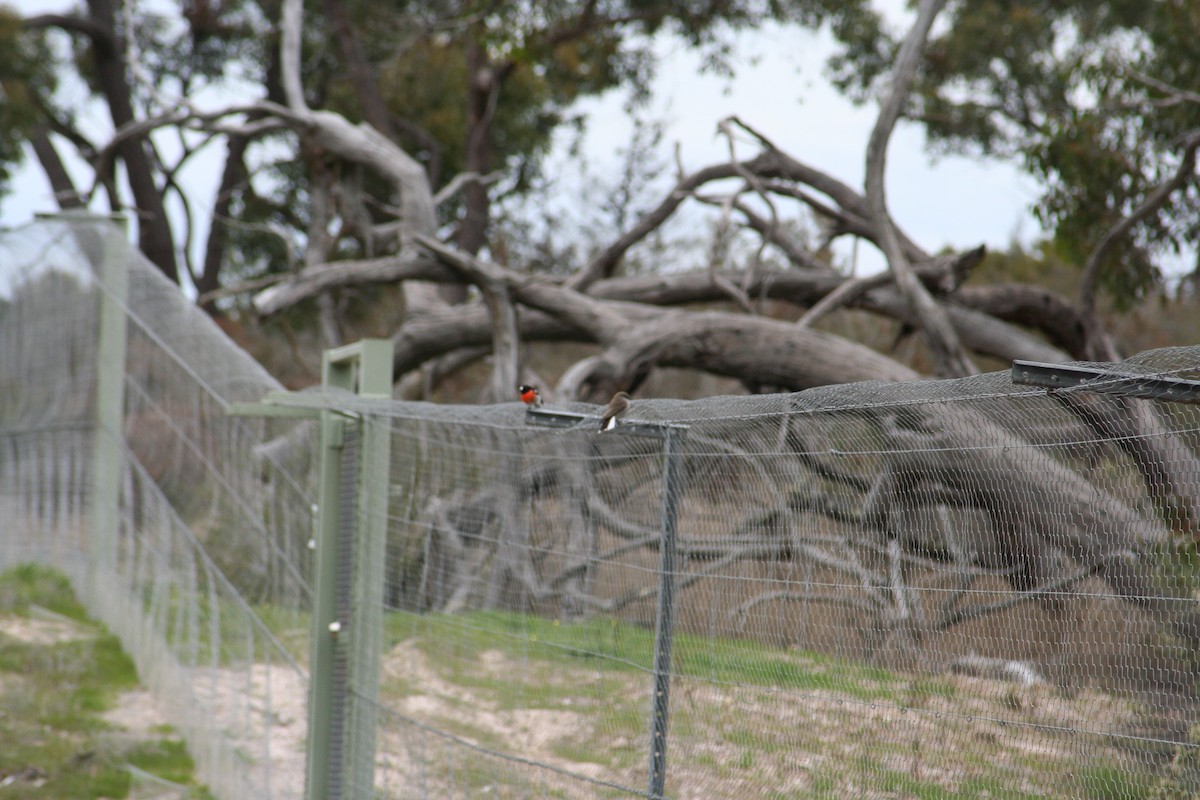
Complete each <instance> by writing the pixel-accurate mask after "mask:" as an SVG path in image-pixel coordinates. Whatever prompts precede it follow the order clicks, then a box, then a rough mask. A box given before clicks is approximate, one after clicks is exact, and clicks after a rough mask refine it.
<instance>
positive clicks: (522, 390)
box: [517, 383, 542, 408]
mask: <svg viewBox="0 0 1200 800" xmlns="http://www.w3.org/2000/svg"><path fill="white" fill-rule="evenodd" d="M517 394H519V395H521V402H523V403H524V404H525V405H527V406H529V407H530V408H541V407H542V393H541V392H539V391H538V387H536V386H526V385H525V384H523V383H522V384H521V385H520V386H518V387H517Z"/></svg>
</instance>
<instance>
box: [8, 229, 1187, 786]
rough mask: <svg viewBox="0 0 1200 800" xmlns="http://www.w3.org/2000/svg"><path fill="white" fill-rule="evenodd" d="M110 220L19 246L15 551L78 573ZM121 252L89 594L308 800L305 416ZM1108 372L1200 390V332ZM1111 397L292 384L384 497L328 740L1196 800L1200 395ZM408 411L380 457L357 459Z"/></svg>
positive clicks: (498, 780)
mask: <svg viewBox="0 0 1200 800" xmlns="http://www.w3.org/2000/svg"><path fill="white" fill-rule="evenodd" d="M89 235H90V236H91V239H89V238H88V236H89ZM102 242H103V237H102V236H101V235H100V234H99V233H98V232H97V231H96V230H93V229H92V228H91V227H89V226H87V225H79V224H75V225H68V224H67V223H63V222H59V223H55V224H41V225H37V226H32V227H31V228H28V229H24V230H22V231H19V232H16V233H14V234H9V235H8V236H7V238H5V239H4V240H2V241H0V248H3V249H4V252H5V254H6V258H7V261H8V263H10V264H19V265H23V266H21V268H20V269H18V270H16V271H13V270H10V269H6V270H5V271H4V277H0V281H7V283H0V303H3V305H2V306H0V353H2V354H3V355H2V356H0V504H2V505H3V508H2V509H0V511H3V513H4V515H5V519H6V522H7V524H6V533H5V536H4V539H3V541H0V556H2V561H3V563H5V564H11V563H18V562H20V561H23V560H38V561H45V562H49V563H52V564H55V565H57V566H59V567H61V568H63V569H64V570H65V571H67V572H68V574H70V575H72V576H73V578H75V579H76V580H77V582H82V583H86V581H87V580H88V579H89V578H88V576H89V574H91V573H94V570H91V571H90V572H89V570H88V568H87V563H86V562H87V560H88V558H89V546H90V545H89V533H90V525H91V520H92V519H93V517H92V514H93V512H92V509H91V504H92V500H93V498H92V497H91V496H90V491H91V486H92V485H93V476H94V473H93V470H94V465H93V463H92V462H93V458H94V455H93V454H94V452H95V447H94V443H95V436H94V431H95V423H94V420H95V410H94V408H93V399H94V397H93V395H94V384H95V378H96V367H95V364H96V359H97V354H96V352H95V342H96V333H95V331H96V329H97V325H98V320H97V312H96V310H97V307H98V306H97V294H98V291H99V288H100V287H99V286H98V284H97V283H96V280H95V278H94V271H93V266H94V265H95V264H97V263H98V261H99V259H100V257H101V256H100V254H101V252H103V247H101V246H100V244H101V243H102ZM128 261H129V263H130V265H131V273H130V290H129V299H128V300H127V301H125V302H124V304H123V307H124V308H125V309H126V311H127V312H128V314H127V322H128V340H127V353H128V358H127V367H126V369H125V371H124V373H123V374H124V386H125V411H124V415H123V419H124V430H123V431H122V432H121V435H120V436H119V437H118V438H119V440H120V445H121V452H122V454H123V459H122V462H121V464H120V476H121V477H120V482H119V485H120V501H119V508H120V526H119V546H118V548H117V559H116V563H115V565H114V572H113V574H112V575H111V576H108V578H107V579H106V582H105V583H104V584H103V585H102V586H99V587H95V588H94V590H93V591H92V592H91V593H90V595H88V596H89V597H90V598H91V599H90V601H89V602H90V603H91V604H92V607H93V609H94V613H96V615H97V616H99V617H100V618H101V619H104V620H105V621H106V622H107V623H108V624H109V625H110V626H112V627H113V628H114V630H116V631H117V632H118V633H119V635H121V637H122V640H123V641H124V642H125V643H126V647H127V648H129V649H130V650H131V652H133V653H134V654H135V661H136V662H137V663H138V666H139V670H141V671H142V675H143V678H144V679H146V680H148V681H149V682H150V683H151V684H152V685H154V686H155V687H156V690H157V693H158V696H159V698H160V702H162V703H163V704H164V705H165V706H166V707H167V708H169V709H170V713H171V714H172V715H173V721H174V720H178V721H177V722H175V724H177V725H178V726H179V727H180V729H181V730H183V731H184V732H185V735H186V736H187V737H188V741H189V744H190V745H191V747H192V749H193V752H195V753H197V758H198V761H200V762H201V764H200V766H201V768H202V772H203V778H204V780H206V781H209V782H210V784H211V785H212V786H213V789H214V792H215V793H218V795H219V796H222V797H235V796H255V797H258V796H263V797H271V796H274V797H293V796H297V795H298V794H299V793H300V792H301V791H302V789H303V784H304V748H305V742H306V731H305V719H306V707H305V700H306V693H307V691H308V689H307V683H306V682H307V680H308V679H309V677H310V676H309V674H308V664H309V641H308V639H309V624H310V622H309V617H310V614H311V612H312V602H313V601H312V596H313V595H312V588H311V586H312V583H313V579H314V574H313V564H312V557H311V550H310V549H309V540H310V538H311V537H312V535H313V533H312V532H313V523H312V520H313V511H314V504H315V503H316V498H317V496H318V494H317V473H318V458H319V455H320V450H321V448H320V446H319V445H318V439H317V433H316V427H317V426H316V425H315V424H314V423H312V422H305V421H294V420H288V419H283V418H279V417H271V418H266V419H260V418H254V417H246V416H237V417H234V416H229V415H228V414H227V413H226V412H227V410H228V408H229V404H230V403H231V402H235V401H242V402H252V401H257V400H260V399H261V398H263V396H264V395H266V394H267V393H268V392H270V391H275V390H278V389H279V387H278V386H277V385H276V384H275V382H274V381H273V380H271V379H270V378H269V376H267V375H266V374H265V373H264V372H263V371H262V370H261V369H260V368H259V367H258V366H257V365H255V364H254V363H253V362H252V361H251V360H250V359H249V358H248V357H247V356H245V355H244V354H243V353H241V352H240V351H238V350H237V348H236V347H234V346H233V345H232V343H230V342H229V341H228V340H227V339H226V338H225V337H224V336H223V335H221V334H220V333H219V331H217V329H216V328H215V327H214V326H213V325H212V324H211V322H210V321H209V320H208V319H207V318H206V317H205V316H204V315H203V314H201V313H200V312H198V311H197V310H196V309H194V308H193V307H191V306H190V305H189V304H188V303H187V302H186V301H185V300H183V299H182V298H180V297H179V295H178V292H177V291H176V290H175V289H174V288H173V287H171V286H170V285H169V284H166V283H165V282H164V281H162V280H161V278H160V277H159V276H158V275H157V274H156V273H155V272H154V271H153V268H152V267H151V266H149V265H147V264H145V262H144V261H142V259H140V257H137V256H136V255H135V254H128ZM13 275H15V276H16V277H12V276H13ZM1093 366H1095V367H1097V368H1099V369H1104V370H1110V371H1113V372H1115V373H1120V374H1121V375H1123V376H1128V375H1144V376H1147V377H1172V378H1182V379H1192V380H1195V379H1197V378H1200V348H1197V347H1189V348H1173V349H1164V350H1156V351H1152V352H1148V353H1145V354H1142V355H1140V356H1138V357H1135V358H1133V359H1130V360H1128V361H1126V362H1123V363H1121V364H1117V365H1093ZM115 368H118V367H114V366H113V365H108V364H106V365H104V366H102V367H101V369H102V370H103V369H115ZM1100 383H1101V384H1102V383H1103V382H1100ZM1122 385H1128V380H1125V381H1124V383H1122ZM1097 388H1104V387H1103V386H1102V385H1097V384H1093V385H1091V386H1087V387H1084V388H1083V389H1082V390H1061V391H1056V392H1054V393H1048V392H1046V391H1045V390H1043V389H1036V388H1032V387H1028V386H1016V385H1014V384H1013V383H1012V380H1011V378H1010V375H1009V374H1008V373H1007V372H1003V373H995V374H990V375H983V376H978V377H974V378H969V379H964V380H956V381H936V382H934V381H922V382H915V383H907V384H884V383H870V384H852V385H844V386H832V387H824V388H820V389H814V390H810V391H806V392H802V393H797V394H787V395H770V396H758V397H724V398H712V399H707V400H701V401H692V402H681V401H667V400H642V399H635V401H634V404H633V408H632V409H631V410H630V412H629V414H628V417H627V424H626V425H625V426H623V427H621V428H618V430H617V431H615V432H612V433H606V434H603V435H601V434H599V433H598V432H597V431H596V430H595V428H596V425H597V423H596V420H595V419H594V418H591V417H588V418H587V419H586V420H585V421H584V422H581V423H580V424H578V425H574V426H568V427H550V426H549V425H548V424H546V423H547V420H546V418H544V417H538V416H537V415H530V414H528V413H527V412H526V410H525V409H524V408H523V407H522V406H521V405H520V404H518V403H512V404H503V405H499V406H487V407H480V406H438V405H432V404H423V403H399V402H393V401H388V400H382V399H367V398H362V397H358V396H355V395H351V394H348V393H346V392H343V391H331V390H329V391H311V392H305V393H301V394H298V395H293V396H291V397H289V398H283V399H280V398H275V400H274V402H275V404H276V405H277V406H282V407H286V406H288V405H292V406H296V407H303V408H309V409H333V410H337V411H338V413H339V415H340V418H342V419H344V420H346V424H347V425H348V426H349V431H350V433H349V434H348V435H347V438H346V442H345V444H344V445H343V449H342V453H343V455H342V459H343V460H344V461H345V463H344V464H343V465H342V466H343V467H346V465H347V464H349V465H350V466H349V467H348V468H344V469H339V470H337V471H335V474H337V475H338V476H339V480H341V482H342V486H341V489H342V491H343V492H345V494H344V495H343V497H344V500H343V504H345V505H347V506H353V507H357V508H358V509H360V510H361V509H371V508H379V509H386V518H385V519H369V520H366V522H371V523H375V524H378V525H382V527H383V528H384V529H385V530H386V543H385V546H384V556H383V563H382V570H383V574H384V581H383V590H382V596H381V597H376V598H375V599H374V600H373V601H372V602H374V603H375V604H377V608H372V611H373V612H375V613H374V616H370V615H368V616H367V617H356V618H370V619H375V620H377V622H376V623H372V625H373V626H374V627H375V628H376V630H373V631H371V632H369V633H370V635H361V634H360V633H358V634H356V632H353V631H351V632H350V634H351V636H350V637H349V640H350V641H353V642H354V643H355V644H354V647H355V649H354V650H352V651H349V652H346V653H343V655H344V656H345V657H346V658H348V659H354V658H360V659H368V660H370V661H371V662H372V663H373V664H374V665H375V666H377V668H378V670H377V674H378V685H377V686H376V685H375V675H376V672H375V671H374V670H365V671H364V670H355V669H354V668H353V667H351V668H350V669H349V675H350V678H349V680H348V682H347V684H346V690H345V696H343V697H341V698H339V702H341V703H343V704H345V705H346V707H347V708H348V717H347V718H348V719H349V721H350V722H349V724H348V726H347V730H346V739H345V740H344V741H343V742H341V743H340V744H339V745H338V746H339V747H343V748H348V751H349V752H344V751H342V750H339V751H338V752H337V754H336V759H339V760H341V759H344V761H345V763H350V762H357V763H358V764H359V765H361V764H362V763H363V759H364V756H363V754H362V753H361V752H356V749H357V750H361V749H362V748H373V751H374V755H373V757H372V756H371V755H370V753H368V754H367V755H366V757H365V763H366V764H367V767H368V769H367V772H366V773H363V771H362V770H361V769H349V770H347V771H346V772H345V774H344V775H340V777H341V778H343V779H344V783H343V784H341V789H342V792H343V794H344V796H346V797H371V796H376V797H389V798H390V797H396V798H410V797H413V798H425V797H430V798H441V797H477V796H496V797H569V798H591V797H606V796H607V797H624V796H647V795H648V794H650V791H649V789H648V787H652V786H654V785H655V779H656V777H657V778H660V779H662V783H661V785H662V786H663V787H664V789H665V795H666V796H669V797H679V798H709V797H747V798H750V797H754V798H758V797H895V798H901V797H924V796H929V797H985V796H986V797H1023V796H1056V797H1081V798H1082V797H1188V796H1192V795H1193V794H1195V793H1196V792H1197V790H1198V789H1200V771H1198V770H1200V764H1198V762H1197V752H1196V747H1197V739H1198V738H1200V737H1198V736H1197V734H1196V730H1195V723H1196V718H1197V697H1196V686H1195V683H1196V667H1195V664H1196V658H1197V649H1198V648H1200V616H1198V615H1200V608H1198V606H1197V602H1196V599H1195V598H1196V587H1197V581H1196V577H1195V575H1196V569H1197V565H1196V564H1195V562H1194V559H1193V553H1194V550H1195V540H1196V536H1197V533H1198V531H1200V434H1198V432H1197V428H1198V424H1200V411H1198V409H1197V406H1194V405H1184V404H1180V403H1172V402H1160V401H1149V400H1138V399H1134V398H1131V397H1127V396H1118V395H1112V394H1106V393H1103V392H1097V391H1092V390H1094V389H1097ZM550 410H551V411H552V412H553V411H561V412H573V413H578V414H584V415H593V414H595V413H596V411H597V409H596V408H595V407H592V406H585V405H572V404H561V405H554V406H553V408H552V409H550ZM668 428H669V430H670V431H672V434H671V435H672V437H674V438H672V443H673V447H674V452H673V454H672V453H669V452H668V448H667V447H666V442H665V441H664V439H663V437H662V435H661V434H662V433H663V431H664V430H667V429H668ZM381 431H382V432H383V436H385V437H386V440H387V442H388V444H389V445H390V454H391V466H390V469H389V470H386V471H383V472H372V471H370V470H367V471H366V472H365V473H364V472H363V471H362V470H358V469H355V468H354V467H353V461H354V459H356V458H357V457H358V455H359V452H360V450H363V449H369V448H367V446H366V444H365V442H366V441H367V439H366V438H363V439H362V440H361V441H362V442H363V444H362V445H360V434H361V435H362V436H363V437H366V436H367V435H368V434H378V433H379V432H381ZM101 435H103V434H101ZM671 471H673V472H674V473H675V474H676V475H677V478H678V481H677V483H675V484H672V486H673V489H671V490H669V491H668V490H667V489H668V487H667V482H666V481H665V479H664V478H665V476H666V474H667V473H668V472H671ZM355 498H360V499H362V498H366V499H365V500H362V502H359V503H358V504H357V505H356V506H355V502H356V501H355ZM371 498H374V500H375V502H369V501H370V499H371ZM366 513H372V512H366ZM379 513H383V512H382V511H381V512H379ZM351 522H354V520H353V515H351ZM363 522H364V520H362V519H359V520H357V524H360V525H361V524H362V523H363ZM668 530H669V531H671V532H673V539H668V538H665V537H664V532H665V531H668ZM672 544H673V547H671V545H672ZM348 546H349V547H350V550H349V551H348V552H349V553H350V554H351V555H350V557H349V558H348V562H349V563H347V564H346V565H345V570H344V572H345V575H344V577H343V578H342V580H345V581H347V582H350V583H353V584H354V586H356V587H357V586H359V583H356V581H359V580H360V578H359V577H358V576H357V575H356V573H355V570H357V569H360V568H364V565H361V564H359V562H360V561H362V560H363V559H362V558H355V557H354V554H355V553H358V554H359V555H361V552H362V551H361V549H358V550H356V549H355V548H361V547H362V546H363V545H362V543H361V542H358V541H350V542H349V545H348ZM665 547H670V549H668V550H666V551H664V548H665ZM664 556H673V561H672V560H671V559H670V558H668V559H667V563H669V564H672V565H673V569H672V571H671V572H670V573H669V574H668V575H667V576H664V574H663V571H662V569H661V565H662V564H663V563H664ZM367 566H369V565H367ZM376 566H378V565H376ZM664 577H667V578H669V580H664ZM355 591H358V590H357V589H356V590H355ZM664 591H665V592H667V594H665V595H664ZM85 594H86V593H85ZM350 596H353V597H361V596H369V595H362V594H361V593H360V594H353V593H352V594H351V595H350ZM359 610H360V611H361V609H359ZM668 617H669V621H670V625H667V624H666V620H667V619H668ZM360 641H361V642H362V646H361V648H360V647H359V642H360ZM363 676H367V677H363ZM668 679H669V680H668ZM357 681H367V682H369V683H370V685H365V684H360V683H357ZM656 708H657V709H660V710H665V723H666V724H665V725H660V726H659V727H658V728H655V726H654V725H653V717H654V710H655V709H656ZM655 731H657V733H658V734H660V735H663V736H665V738H659V739H655V738H654V736H653V733H654V732H655ZM324 755H325V757H328V754H324ZM372 758H373V764H374V769H373V770H371V769H370V765H371V763H372ZM339 763H342V762H341V761H339ZM652 764H654V765H656V766H655V767H654V769H655V770H662V772H663V774H661V775H658V776H656V775H653V774H652V766H651V765H652ZM372 773H373V775H372ZM364 774H367V775H369V776H371V777H367V778H364V777H363V775H364ZM238 792H241V794H238Z"/></svg>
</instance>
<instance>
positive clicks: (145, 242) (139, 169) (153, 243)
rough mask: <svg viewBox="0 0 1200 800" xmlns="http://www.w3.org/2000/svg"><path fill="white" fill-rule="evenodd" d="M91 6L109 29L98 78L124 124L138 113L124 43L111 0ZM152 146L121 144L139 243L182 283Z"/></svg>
mask: <svg viewBox="0 0 1200 800" xmlns="http://www.w3.org/2000/svg"><path fill="white" fill-rule="evenodd" d="M88 9H89V10H90V12H91V17H92V19H93V20H94V21H95V23H96V24H97V26H98V28H99V29H100V30H103V31H104V32H105V35H103V36H93V38H92V50H93V52H94V53H95V65H96V80H97V82H98V83H99V85H100V90H101V91H102V92H103V93H104V97H105V100H106V101H107V103H108V109H109V114H110V115H111V117H112V121H113V125H114V126H115V127H116V128H117V129H121V128H123V127H124V126H126V125H128V124H130V123H132V122H133V121H134V119H135V117H134V111H133V97H132V92H131V90H130V87H129V80H128V77H127V76H126V74H125V57H126V52H125V43H124V41H123V40H122V39H121V38H120V37H119V36H118V35H117V25H116V15H115V9H114V7H113V3H112V0H88ZM148 147H150V145H149V143H148V141H147V140H146V138H145V137H142V136H138V137H130V138H126V139H123V140H121V141H120V142H119V143H118V144H117V152H118V154H119V155H120V157H121V160H122V161H123V162H124V163H125V172H126V177H127V179H128V181H129V188H130V189H131V190H132V191H133V201H134V203H136V205H137V208H136V211H137V229H138V247H139V249H141V251H142V252H143V253H144V254H145V255H146V257H147V258H148V259H150V260H151V261H152V262H153V263H154V264H155V266H157V267H158V268H159V269H160V270H162V272H163V274H164V275H166V276H167V277H168V278H169V279H170V280H171V281H172V282H173V283H179V267H178V263H177V261H176V258H175V240H174V237H173V236H172V233H171V221H170V219H169V218H168V217H167V209H166V206H165V204H164V203H163V197H162V194H161V193H160V192H159V189H158V186H157V184H156V183H155V180H154V174H155V169H154V162H153V159H151V157H150V155H149V153H148V152H147V148H148Z"/></svg>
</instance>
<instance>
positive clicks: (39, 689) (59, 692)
mask: <svg viewBox="0 0 1200 800" xmlns="http://www.w3.org/2000/svg"><path fill="white" fill-rule="evenodd" d="M36 609H46V610H49V611H50V612H52V613H53V614H56V615H60V616H62V617H66V618H68V619H69V620H71V621H73V622H75V623H76V624H77V627H78V630H77V635H76V636H73V637H71V638H68V639H65V640H63V641H58V642H54V643H47V644H40V643H34V642H27V641H20V640H16V639H13V638H11V637H6V636H4V635H3V634H0V709H3V711H4V713H3V714H0V776H10V775H12V776H17V777H16V780H14V782H12V783H10V784H8V785H7V786H5V787H4V790H3V796H4V798H6V800H8V799H10V798H12V799H15V800H26V799H27V798H28V799H29V800H32V798H47V797H53V798H60V800H98V798H122V797H126V796H127V795H128V793H129V790H130V785H131V782H132V779H131V775H130V772H129V769H128V768H127V765H130V764H132V765H134V766H137V767H139V768H141V769H143V770H145V771H146V772H150V773H153V774H156V775H160V776H162V777H164V778H165V779H167V780H170V781H173V782H175V783H180V784H183V785H188V786H190V785H191V784H192V783H193V781H194V778H193V772H194V768H193V765H192V762H191V759H190V757H188V755H187V753H186V751H185V750H184V749H183V745H182V743H180V742H179V741H177V740H176V739H174V738H167V737H166V736H164V737H163V738H161V739H151V740H149V741H133V740H131V739H130V737H129V736H127V735H125V734H122V733H120V732H118V731H114V730H112V728H111V726H110V725H109V724H108V723H107V722H106V721H105V720H104V718H103V716H102V714H103V712H105V711H107V710H108V709H110V708H111V707H112V705H113V702H114V700H115V699H116V697H117V696H118V694H119V693H120V692H122V691H126V690H129V689H132V688H135V687H136V686H137V671H136V670H135V668H134V665H133V663H132V662H131V661H130V660H129V658H128V657H127V656H126V655H125V653H124V652H123V651H122V650H121V646H120V643H119V642H118V641H117V639H116V637H115V636H113V635H111V634H109V633H108V632H107V631H106V630H105V629H104V628H103V627H102V626H101V625H99V624H97V623H95V622H93V621H91V620H89V619H88V618H87V615H86V614H85V613H84V610H83V608H82V606H81V605H80V604H79V603H78V601H77V600H76V598H75V596H74V594H73V592H72V591H71V587H70V584H69V582H68V581H67V579H66V578H65V577H64V576H63V575H61V574H60V573H57V572H54V571H52V570H49V569H47V568H45V567H40V566H21V567H16V568H14V569H11V570H8V571H6V572H4V573H0V614H3V615H11V616H18V617H31V616H36V615H35V614H32V613H31V612H34V611H35V610H36ZM34 621H35V622H36V620H34ZM192 796H193V797H196V798H203V797H207V796H208V795H207V793H205V792H203V790H201V789H199V788H196V789H195V791H194V792H193V794H192Z"/></svg>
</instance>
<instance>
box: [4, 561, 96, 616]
mask: <svg viewBox="0 0 1200 800" xmlns="http://www.w3.org/2000/svg"><path fill="white" fill-rule="evenodd" d="M30 606H40V607H42V608H45V609H48V610H50V611H53V612H54V613H55V614H61V615H63V616H64V617H70V618H71V619H73V620H75V621H77V622H84V621H87V618H88V616H87V612H86V611H85V610H84V608H83V606H82V605H80V604H79V601H78V600H76V599H75V592H74V591H72V589H71V583H70V581H68V580H67V577H66V576H65V575H63V574H62V573H61V572H58V571H56V570H53V569H50V568H49V567H43V566H41V565H40V564H22V565H20V566H16V567H13V568H12V569H10V570H8V571H6V572H4V573H2V574H0V611H8V612H13V613H17V614H22V615H24V614H27V613H28V612H29V607H30Z"/></svg>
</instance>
